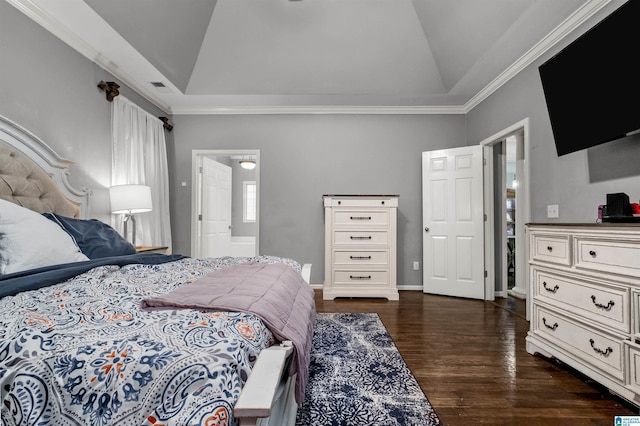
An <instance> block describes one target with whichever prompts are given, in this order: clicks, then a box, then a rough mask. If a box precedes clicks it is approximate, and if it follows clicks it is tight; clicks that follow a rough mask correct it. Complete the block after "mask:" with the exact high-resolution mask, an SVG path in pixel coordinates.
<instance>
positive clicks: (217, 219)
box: [199, 157, 231, 258]
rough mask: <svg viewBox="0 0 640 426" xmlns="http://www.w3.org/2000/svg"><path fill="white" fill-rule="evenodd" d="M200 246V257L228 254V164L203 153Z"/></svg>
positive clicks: (229, 205)
mask: <svg viewBox="0 0 640 426" xmlns="http://www.w3.org/2000/svg"><path fill="white" fill-rule="evenodd" d="M200 211H201V215H202V216H201V217H202V219H201V222H202V223H201V235H202V240H201V241H202V246H201V252H200V256H199V257H203V258H206V257H221V256H230V255H231V167H229V166H225V165H224V164H221V163H218V162H217V161H214V160H212V159H210V158H207V157H202V209H201V210H200Z"/></svg>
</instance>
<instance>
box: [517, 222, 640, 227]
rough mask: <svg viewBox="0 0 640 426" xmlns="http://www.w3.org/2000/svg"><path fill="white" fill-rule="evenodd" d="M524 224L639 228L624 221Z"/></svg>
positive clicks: (535, 223)
mask: <svg viewBox="0 0 640 426" xmlns="http://www.w3.org/2000/svg"><path fill="white" fill-rule="evenodd" d="M526 226H529V227H531V226H544V227H549V228H575V227H578V228H595V229H598V228H620V227H622V228H640V223H625V222H604V223H588V222H577V223H542V222H532V223H527V224H526Z"/></svg>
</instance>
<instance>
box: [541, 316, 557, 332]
mask: <svg viewBox="0 0 640 426" xmlns="http://www.w3.org/2000/svg"><path fill="white" fill-rule="evenodd" d="M542 323H543V324H544V326H545V327H547V328H548V329H549V330H552V331H556V328H558V323H557V322H555V323H553V325H549V324H547V319H546V318H542Z"/></svg>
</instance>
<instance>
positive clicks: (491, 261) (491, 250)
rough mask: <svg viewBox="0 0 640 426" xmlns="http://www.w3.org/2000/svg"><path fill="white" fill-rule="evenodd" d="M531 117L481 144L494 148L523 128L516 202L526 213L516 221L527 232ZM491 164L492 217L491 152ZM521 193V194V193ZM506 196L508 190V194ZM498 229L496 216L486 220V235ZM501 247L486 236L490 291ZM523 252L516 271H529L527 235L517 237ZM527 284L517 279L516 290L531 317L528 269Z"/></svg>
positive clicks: (490, 199) (489, 197)
mask: <svg viewBox="0 0 640 426" xmlns="http://www.w3.org/2000/svg"><path fill="white" fill-rule="evenodd" d="M529 127H530V124H529V118H528V117H527V118H524V119H523V120H520V121H519V122H517V123H515V124H513V125H511V126H509V127H507V128H505V129H503V130H501V131H499V132H498V133H495V134H494V135H492V136H489V137H488V138H486V139H484V140H482V141H481V142H480V145H483V146H485V147H489V148H491V147H492V146H493V145H495V144H497V143H499V142H502V141H503V140H504V139H506V138H507V137H508V136H511V135H513V134H516V133H519V132H522V133H523V150H524V159H523V162H522V175H523V178H522V182H520V183H519V185H518V191H519V194H518V196H517V200H518V205H517V206H516V211H518V210H521V212H522V216H521V218H522V219H521V220H519V221H516V235H521V236H525V235H526V226H525V225H526V224H527V223H528V222H529V221H530V218H531V188H530V184H531V180H530V175H529V163H530V161H531V160H530V157H531V149H530V136H529ZM487 157H488V158H487V165H485V171H486V172H487V173H485V181H484V185H485V186H484V193H485V200H484V202H485V212H487V217H488V218H492V219H493V218H495V213H496V212H495V211H494V209H493V206H494V195H493V182H494V176H493V156H491V155H488V156H487ZM520 194H521V195H520ZM504 196H505V197H506V194H505V195H504ZM493 232H494V220H487V221H485V235H490V236H493ZM499 249H500V248H497V247H495V242H494V238H493V237H492V238H485V265H486V268H487V281H486V285H487V291H491V292H494V293H495V276H496V271H495V256H496V250H499ZM517 253H522V254H523V255H521V256H520V259H524V261H521V262H518V261H517V258H516V273H517V271H518V268H524V269H523V270H525V271H526V259H528V257H529V256H528V254H529V245H528V244H527V243H526V238H520V239H516V254H517ZM523 276H524V287H518V284H517V283H516V287H515V288H514V289H513V294H514V296H516V297H520V298H526V299H527V319H529V311H530V309H529V302H530V300H529V299H530V297H528V295H529V274H528V273H525V274H524V275H523Z"/></svg>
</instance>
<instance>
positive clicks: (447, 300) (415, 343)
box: [316, 290, 637, 426]
mask: <svg viewBox="0 0 640 426" xmlns="http://www.w3.org/2000/svg"><path fill="white" fill-rule="evenodd" d="M316 309H317V311H318V312H376V313H378V315H379V316H380V318H381V320H382V322H383V323H384V325H385V327H386V328H387V330H388V331H389V333H390V334H391V336H392V337H393V339H394V342H395V344H396V346H397V347H398V350H399V351H400V353H401V355H402V357H403V358H404V360H405V362H406V363H407V366H408V367H409V369H410V370H411V372H412V373H413V375H414V376H415V377H416V380H417V381H418V383H419V384H420V386H421V387H422V390H423V391H424V393H425V394H426V395H427V398H428V399H429V401H430V402H431V404H432V405H433V407H434V408H435V410H436V412H437V413H438V416H439V417H440V420H441V421H442V422H443V424H444V425H446V426H458V425H460V426H467V425H536V426H538V425H540V426H556V425H557V426H559V425H563V426H564V425H603V426H604V425H606V426H610V425H613V424H614V423H613V418H614V416H616V415H623V416H624V415H627V416H631V415H637V410H636V409H634V408H633V407H632V406H631V405H629V404H628V403H626V402H624V401H623V400H621V399H619V398H617V397H615V396H613V395H611V394H609V393H608V392H606V391H605V390H604V389H602V388H601V387H599V386H597V385H596V384H594V383H593V382H592V381H590V380H588V379H587V378H586V377H584V376H582V375H581V374H579V373H577V372H576V371H574V370H572V369H570V368H569V367H567V366H564V365H562V364H560V363H558V362H556V361H553V360H548V359H546V358H543V357H540V356H532V355H530V354H528V353H527V352H526V349H525V336H526V333H527V331H528V329H529V323H528V322H527V321H526V319H525V315H524V302H523V301H518V300H515V299H500V300H498V301H496V302H485V301H478V300H469V299H458V298H451V297H445V296H436V295H425V294H423V293H422V292H420V291H401V292H400V300H399V301H386V300H385V299H336V300H333V301H327V300H322V292H321V291H318V290H316Z"/></svg>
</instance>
